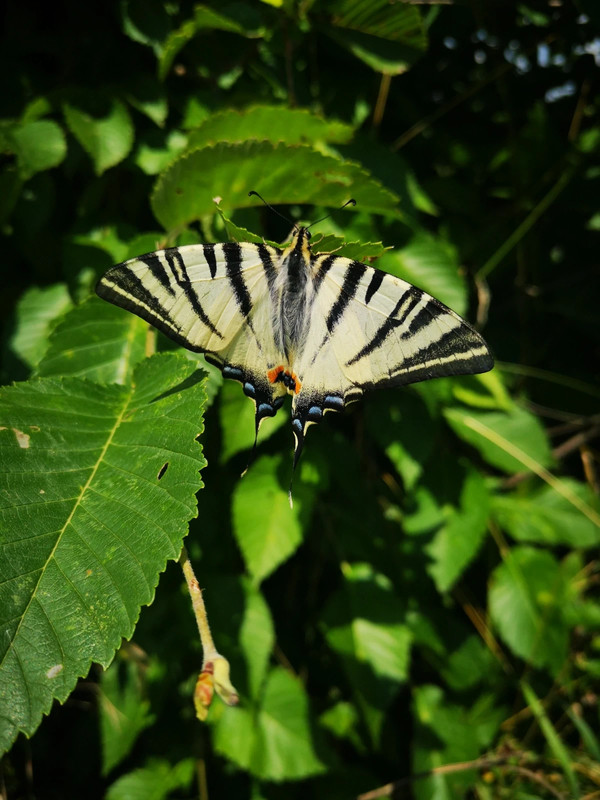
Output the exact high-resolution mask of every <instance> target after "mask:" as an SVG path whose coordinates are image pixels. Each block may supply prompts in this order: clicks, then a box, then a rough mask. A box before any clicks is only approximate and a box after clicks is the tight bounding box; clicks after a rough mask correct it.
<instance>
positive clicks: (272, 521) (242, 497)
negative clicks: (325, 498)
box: [233, 456, 302, 583]
mask: <svg viewBox="0 0 600 800" xmlns="http://www.w3.org/2000/svg"><path fill="white" fill-rule="evenodd" d="M280 464H281V459H280V458H277V457H275V456H262V457H261V458H259V459H257V460H256V462H255V463H254V464H252V465H251V466H250V469H249V470H248V472H247V473H246V475H245V476H244V478H243V479H242V480H240V481H239V482H238V484H237V486H236V487H235V491H234V495H233V531H234V534H235V538H236V540H237V543H238V545H239V547H240V550H241V551H242V555H243V557H244V562H245V564H246V568H247V569H248V572H249V573H250V575H251V576H252V577H253V579H254V581H255V582H256V583H260V581H262V580H263V579H264V578H266V577H267V575H270V574H271V573H272V572H273V571H274V570H275V569H276V568H277V567H278V566H279V565H280V564H282V563H283V562H284V561H286V560H287V559H288V558H289V557H290V556H291V555H292V553H294V552H295V551H296V549H297V548H298V546H299V545H300V542H301V541H302V526H301V524H300V520H299V517H298V514H299V508H298V506H299V503H298V502H296V501H295V506H296V507H295V508H294V509H291V508H290V503H289V499H288V493H287V491H286V490H285V489H283V488H282V486H281V484H280V481H279V478H278V472H279V467H280Z"/></svg>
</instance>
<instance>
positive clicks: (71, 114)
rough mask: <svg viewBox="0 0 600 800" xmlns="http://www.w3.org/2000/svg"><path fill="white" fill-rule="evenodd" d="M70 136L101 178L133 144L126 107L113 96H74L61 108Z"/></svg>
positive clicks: (121, 158)
mask: <svg viewBox="0 0 600 800" xmlns="http://www.w3.org/2000/svg"><path fill="white" fill-rule="evenodd" d="M63 111H64V114H65V120H66V123H67V125H68V127H69V130H70V131H71V133H72V134H73V135H74V136H75V138H76V139H77V140H78V142H79V144H80V145H81V146H82V147H83V149H84V150H85V151H86V153H87V154H88V155H89V156H90V158H91V159H92V161H93V162H94V169H95V170H96V173H97V174H98V175H101V174H102V173H103V172H104V171H105V170H107V169H108V168H109V167H114V165H115V164H118V163H119V162H120V161H122V160H123V159H124V158H125V157H126V156H127V155H128V153H129V151H130V150H131V147H132V145H133V124H132V122H131V117H130V116H129V112H128V111H127V108H126V107H125V105H124V104H123V103H122V102H121V101H120V100H118V99H117V98H115V97H111V98H102V97H99V96H98V97H95V96H86V97H85V98H84V97H81V96H77V97H75V96H74V97H73V98H70V99H69V100H68V101H67V102H65V104H64V106H63Z"/></svg>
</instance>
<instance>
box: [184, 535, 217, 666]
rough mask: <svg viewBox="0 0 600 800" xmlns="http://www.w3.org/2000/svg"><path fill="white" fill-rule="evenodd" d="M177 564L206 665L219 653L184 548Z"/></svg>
mask: <svg viewBox="0 0 600 800" xmlns="http://www.w3.org/2000/svg"><path fill="white" fill-rule="evenodd" d="M179 563H180V564H181V569H182V570H183V574H184V576H185V581H186V583H187V587H188V591H189V593H190V597H191V599H192V608H193V610H194V616H195V617H196V624H197V625H198V631H199V632H200V641H201V642H202V651H203V653H204V664H206V662H207V661H211V660H212V659H213V658H214V657H215V656H218V655H219V653H218V652H217V648H216V647H215V643H214V641H213V637H212V634H211V632H210V626H209V624H208V616H207V614H206V606H205V605H204V597H203V596H202V589H201V588H200V584H199V583H198V579H197V578H196V576H195V574H194V569H193V567H192V562H191V561H190V557H189V555H188V551H187V549H186V548H185V546H184V547H183V548H182V549H181V555H180V556H179Z"/></svg>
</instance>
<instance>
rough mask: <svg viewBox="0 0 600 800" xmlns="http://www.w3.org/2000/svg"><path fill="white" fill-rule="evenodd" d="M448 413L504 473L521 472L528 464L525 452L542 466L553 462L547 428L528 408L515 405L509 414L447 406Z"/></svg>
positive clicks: (452, 424)
mask: <svg viewBox="0 0 600 800" xmlns="http://www.w3.org/2000/svg"><path fill="white" fill-rule="evenodd" d="M444 416H445V417H446V420H447V421H448V422H449V424H450V427H451V428H452V429H453V430H454V432H455V433H456V435H457V436H460V438H461V439H464V441H465V442H468V443H469V444H471V445H473V447H475V448H477V450H478V451H479V452H480V454H481V456H482V457H483V458H484V459H485V460H486V461H487V462H488V463H489V464H492V465H493V466H494V467H498V469H501V470H503V471H504V472H508V473H514V472H520V471H521V470H523V469H525V468H527V467H528V465H526V464H525V462H524V461H523V460H522V458H520V453H521V452H522V453H524V454H525V455H526V456H528V457H529V458H530V459H532V460H533V461H535V462H536V463H537V464H538V465H540V466H542V467H546V466H549V465H550V464H551V463H552V454H551V452H550V446H549V444H548V438H547V436H546V433H545V431H544V428H543V427H542V425H541V424H540V422H539V420H538V418H537V417H535V416H534V415H533V414H531V413H530V412H529V411H526V410H525V409H524V408H519V407H518V406H514V407H513V408H512V410H511V411H510V412H508V413H507V412H503V411H476V410H474V409H470V410H468V411H466V410H465V409H462V408H447V409H445V410H444Z"/></svg>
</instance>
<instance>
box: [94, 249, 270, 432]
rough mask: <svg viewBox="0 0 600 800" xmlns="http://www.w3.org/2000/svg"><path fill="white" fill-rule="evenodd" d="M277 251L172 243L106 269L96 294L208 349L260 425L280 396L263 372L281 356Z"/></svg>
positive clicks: (193, 347)
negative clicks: (275, 310)
mask: <svg viewBox="0 0 600 800" xmlns="http://www.w3.org/2000/svg"><path fill="white" fill-rule="evenodd" d="M280 259H281V251H280V250H278V249H276V248H274V247H269V246H267V245H264V244H259V245H256V244H248V243H245V244H238V243H226V244H205V245H187V246H184V247H171V248H168V249H166V250H159V251H157V252H154V253H148V254H147V255H144V256H140V257H139V258H132V259H130V260H129V261H125V262H123V263H122V264H118V265H117V266H115V267H113V268H112V269H110V270H109V271H108V272H107V273H106V274H105V275H104V276H103V277H102V278H100V280H99V281H98V284H97V286H96V292H97V294H98V295H99V296H100V297H102V298H103V299H104V300H108V301H109V302H111V303H114V304H115V305H117V306H121V307H122V308H125V309H127V310H128V311H132V312H133V313H134V314H137V315H138V316H139V317H141V318H142V319H145V320H146V321H147V322H149V323H151V324H152V325H154V327H156V328H158V329H159V330H160V331H162V332H163V333H164V334H166V335H167V336H168V337H170V338H171V339H173V340H174V341H176V342H177V343H178V344H180V345H182V346H183V347H186V348H187V349H189V350H194V351H196V352H202V353H206V355H207V358H208V360H209V361H210V362H211V363H214V364H216V365H217V366H219V367H220V368H221V370H222V372H223V375H224V376H225V377H226V378H233V379H234V380H238V381H239V382H240V383H242V385H243V387H244V392H245V393H246V394H247V395H248V396H249V397H251V398H252V399H253V400H254V401H255V403H256V424H257V430H258V425H259V424H260V421H261V420H262V419H263V418H264V417H266V416H274V414H275V412H276V411H277V409H278V408H279V407H280V406H281V404H282V402H283V398H284V395H285V389H284V387H283V385H282V384H280V383H278V384H273V383H270V382H269V381H268V379H267V371H268V370H269V369H270V368H272V367H274V366H276V364H278V363H280V362H281V359H282V355H281V353H280V352H279V351H278V349H277V346H276V344H275V338H274V335H273V323H272V311H271V309H272V307H273V302H274V297H275V293H276V285H275V284H276V278H277V273H278V270H279V264H280Z"/></svg>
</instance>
